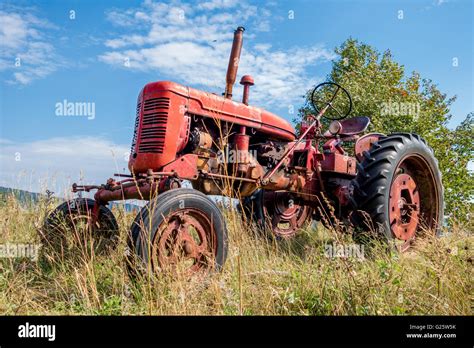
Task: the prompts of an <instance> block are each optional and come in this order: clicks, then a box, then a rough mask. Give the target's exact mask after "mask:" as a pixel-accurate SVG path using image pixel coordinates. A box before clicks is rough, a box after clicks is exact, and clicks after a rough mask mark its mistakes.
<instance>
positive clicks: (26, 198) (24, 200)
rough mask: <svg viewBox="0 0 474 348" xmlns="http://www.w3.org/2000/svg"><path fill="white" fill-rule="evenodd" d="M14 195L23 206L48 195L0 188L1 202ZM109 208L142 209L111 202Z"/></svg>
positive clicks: (127, 204) (130, 204)
mask: <svg viewBox="0 0 474 348" xmlns="http://www.w3.org/2000/svg"><path fill="white" fill-rule="evenodd" d="M10 195H13V196H15V198H16V199H17V200H18V201H19V202H20V204H21V205H24V206H28V205H31V204H36V203H38V202H39V201H40V200H41V199H44V198H46V195H45V194H43V193H37V192H29V191H25V190H20V189H14V188H10V187H2V186H0V202H5V201H6V199H7V196H10ZM55 198H57V199H58V201H64V198H61V197H55ZM109 207H110V208H112V207H123V209H124V210H125V211H128V212H130V211H133V210H140V209H141V207H140V206H139V205H136V204H132V203H123V202H110V203H109Z"/></svg>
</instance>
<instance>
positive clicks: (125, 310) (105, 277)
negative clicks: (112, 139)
mask: <svg viewBox="0 0 474 348" xmlns="http://www.w3.org/2000/svg"><path fill="white" fill-rule="evenodd" d="M54 204H55V203H54V202H46V201H43V202H40V203H38V204H35V205H33V206H31V207H29V208H23V207H22V206H20V204H19V203H18V202H17V201H16V200H15V199H14V197H10V198H8V200H7V201H6V202H5V203H2V205H1V206H0V244H6V243H39V238H38V229H39V228H41V226H42V223H43V220H44V217H45V215H46V214H47V212H48V211H50V210H51V209H52V208H54ZM114 213H115V215H116V218H117V220H118V222H119V225H120V226H121V241H120V244H119V247H118V248H117V249H116V250H114V251H113V252H112V254H111V255H109V256H97V255H91V254H90V253H84V254H83V256H82V257H79V259H76V260H75V261H74V262H72V261H70V260H57V261H54V262H47V261H46V260H45V259H44V258H40V259H39V260H38V261H32V260H29V259H12V258H3V259H0V313H1V314H6V315H35V314H46V315H53V314H79V315H80V314H100V315H124V314H131V315H173V314H176V315H372V314H375V315H388V314H397V315H399V314H401V315H403V314H406V315H412V314H429V315H433V314H440V315H461V314H468V315H469V314H472V300H473V298H472V294H473V282H472V279H473V274H472V269H473V267H472V248H473V237H472V234H471V233H472V231H470V230H468V229H466V228H464V227H461V226H456V227H454V228H452V229H450V230H449V231H448V233H447V234H446V235H445V236H444V237H442V238H434V237H428V238H427V239H425V240H423V241H418V242H417V244H416V246H415V248H414V250H412V251H410V252H408V253H404V254H398V253H387V251H386V250H385V248H383V247H382V246H377V245H375V246H374V247H373V248H372V249H370V252H367V250H366V253H365V258H364V259H359V258H339V257H335V258H330V257H327V255H326V253H325V250H326V249H325V247H326V245H328V244H332V243H338V244H340V245H348V244H352V243H354V241H353V240H352V239H351V237H350V235H347V234H341V233H338V232H336V231H333V230H327V229H324V228H322V227H314V226H308V227H307V228H306V229H305V230H303V231H301V233H300V235H299V236H298V237H297V238H295V239H294V240H292V241H288V242H286V241H285V242H277V241H271V240H268V239H266V238H263V237H262V236H261V235H259V234H258V233H256V232H255V229H254V228H252V227H249V226H246V225H244V224H243V223H242V219H241V217H240V216H239V214H238V213H237V212H235V211H228V212H226V214H227V225H228V229H229V254H228V258H227V262H226V264H225V267H224V270H223V271H222V272H221V273H214V274H211V275H209V276H208V277H206V278H202V277H196V278H193V279H192V280H187V279H185V278H183V277H179V276H174V277H171V276H168V275H166V274H163V275H162V276H158V277H154V278H152V279H150V278H149V277H138V278H136V279H131V278H130V277H129V276H128V273H127V268H126V263H125V257H124V254H125V251H126V238H127V230H128V228H129V226H130V225H131V223H132V220H133V218H134V214H130V213H125V212H124V211H122V210H120V209H114Z"/></svg>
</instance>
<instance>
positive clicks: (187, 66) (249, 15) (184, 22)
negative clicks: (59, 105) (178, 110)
mask: <svg viewBox="0 0 474 348" xmlns="http://www.w3.org/2000/svg"><path fill="white" fill-rule="evenodd" d="M107 18H108V19H109V20H110V21H112V23H114V24H115V25H117V26H122V27H125V28H126V30H127V31H128V34H126V35H121V36H118V37H114V38H110V39H109V40H107V41H106V46H107V47H108V48H109V49H108V50H107V51H106V52H104V53H103V54H101V55H100V56H99V60H101V61H103V62H105V63H107V64H111V65H114V66H117V67H124V68H129V69H133V70H138V71H145V72H149V71H152V72H157V73H158V74H160V73H161V75H166V78H170V79H173V80H175V81H176V82H180V83H184V84H186V85H191V86H194V87H199V88H201V87H203V88H206V89H207V90H209V89H211V90H210V91H211V92H217V93H219V92H221V91H222V89H223V87H224V84H225V71H226V68H227V64H228V59H229V53H230V48H231V44H232V37H233V30H234V29H235V28H236V27H237V26H239V25H244V26H245V27H246V28H247V32H246V33H245V34H244V48H243V50H242V55H241V61H240V67H239V75H240V76H238V78H237V81H236V82H238V81H239V79H240V77H241V76H242V75H244V74H250V75H252V76H253V77H254V79H255V83H256V85H255V86H254V87H253V88H252V92H251V103H253V104H260V105H262V104H265V105H280V106H282V105H283V106H284V107H286V106H287V105H289V104H292V103H295V102H300V101H301V99H300V97H301V96H302V95H303V94H304V93H305V92H306V90H307V89H309V88H310V87H311V86H312V85H313V84H315V83H316V82H318V81H319V79H317V78H315V77H313V76H311V75H310V74H308V73H307V69H308V68H309V67H310V66H313V65H316V64H318V63H321V62H325V61H328V60H331V59H333V58H334V55H333V53H332V52H330V51H329V50H327V49H326V48H324V46H322V45H314V44H313V45H309V46H307V47H288V48H285V49H278V48H274V47H273V46H272V45H270V44H269V43H256V44H253V43H251V42H252V41H255V38H256V35H257V34H258V33H259V32H262V31H269V30H270V29H271V28H270V19H271V18H272V11H271V9H268V8H265V7H260V6H255V5H252V4H248V3H247V2H245V1H225V0H212V1H206V2H202V3H199V4H197V5H196V6H194V7H190V6H189V5H187V4H181V3H179V2H173V3H154V2H151V1H145V2H144V3H143V4H142V6H141V7H139V8H136V9H126V10H113V11H109V12H108V14H107ZM125 62H127V63H128V62H129V63H130V66H129V67H125V64H124V63H125ZM158 76H160V75H158ZM161 79H163V78H161ZM235 92H236V93H235V95H236V98H238V97H239V93H240V92H241V88H238V87H236V88H235Z"/></svg>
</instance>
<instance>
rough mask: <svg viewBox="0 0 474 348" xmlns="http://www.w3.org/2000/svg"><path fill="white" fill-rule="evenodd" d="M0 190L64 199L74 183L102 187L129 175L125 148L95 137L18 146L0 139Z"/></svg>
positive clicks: (61, 139)
mask: <svg viewBox="0 0 474 348" xmlns="http://www.w3.org/2000/svg"><path fill="white" fill-rule="evenodd" d="M0 144H2V151H1V152H0V168H1V171H0V186H5V187H15V188H21V189H24V190H29V191H33V192H44V191H45V190H46V188H48V189H49V190H51V191H54V192H56V194H58V195H60V196H63V195H65V193H67V192H69V191H70V185H71V184H72V183H73V182H80V181H81V178H82V182H83V183H88V184H102V183H105V181H106V180H107V178H109V177H111V176H112V174H114V173H117V172H121V173H128V169H127V165H128V160H127V159H126V154H127V153H128V151H129V146H128V145H120V144H115V143H113V142H111V141H110V140H107V139H104V138H97V137H90V136H85V137H80V136H75V137H70V138H65V137H57V138H51V139H45V140H38V141H32V142H27V143H19V142H14V141H10V140H7V139H0Z"/></svg>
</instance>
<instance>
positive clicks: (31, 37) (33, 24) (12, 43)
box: [0, 8, 63, 85]
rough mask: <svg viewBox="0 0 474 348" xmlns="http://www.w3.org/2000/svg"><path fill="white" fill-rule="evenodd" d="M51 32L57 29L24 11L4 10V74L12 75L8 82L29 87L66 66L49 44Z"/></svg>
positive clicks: (0, 31) (0, 45)
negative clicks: (30, 84)
mask: <svg viewBox="0 0 474 348" xmlns="http://www.w3.org/2000/svg"><path fill="white" fill-rule="evenodd" d="M27 11H28V10H27ZM51 29H56V28H55V26H54V25H52V24H50V23H49V22H47V21H45V20H43V19H40V18H38V17H36V16H34V15H33V14H31V13H28V12H25V11H24V10H19V9H16V8H10V9H6V10H0V71H8V72H9V73H11V75H10V77H9V78H8V79H7V82H9V83H18V84H23V85H26V84H29V83H30V82H31V81H33V80H35V79H39V78H43V77H45V76H47V75H49V74H51V73H52V72H54V71H56V70H57V69H58V68H59V67H60V66H61V65H63V63H62V59H61V57H60V56H59V55H58V54H57V53H56V50H55V48H54V46H53V45H52V44H51V43H49V42H48V39H47V35H46V32H47V31H48V30H51ZM16 64H19V65H18V66H17V65H16Z"/></svg>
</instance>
